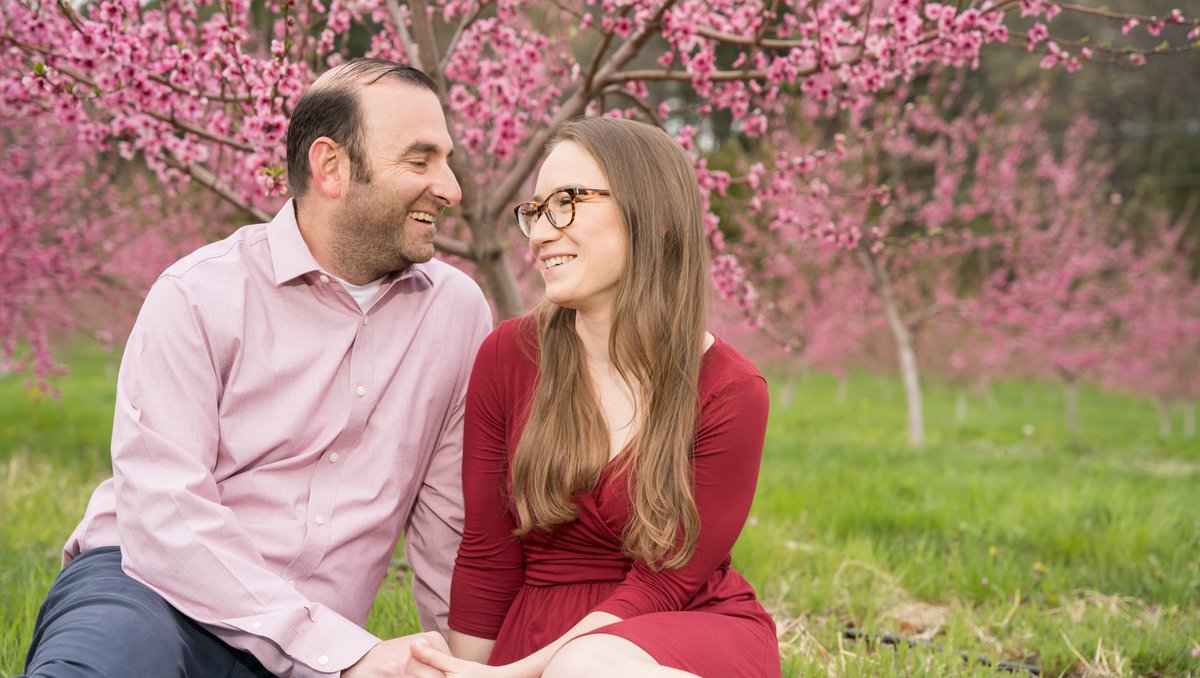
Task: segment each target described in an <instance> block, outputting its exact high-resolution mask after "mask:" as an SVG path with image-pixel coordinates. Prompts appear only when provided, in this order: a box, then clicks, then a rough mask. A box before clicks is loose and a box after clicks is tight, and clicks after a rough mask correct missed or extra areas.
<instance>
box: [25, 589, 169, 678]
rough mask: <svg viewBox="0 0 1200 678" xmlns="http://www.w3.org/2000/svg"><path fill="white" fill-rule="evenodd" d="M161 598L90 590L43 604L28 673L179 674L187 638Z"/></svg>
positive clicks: (82, 674)
mask: <svg viewBox="0 0 1200 678" xmlns="http://www.w3.org/2000/svg"><path fill="white" fill-rule="evenodd" d="M166 607H167V606H166V603H165V602H162V603H161V606H160V604H157V603H155V602H153V601H146V600H137V599H129V598H128V597H125V596H123V595H121V594H107V595H106V594H99V593H94V594H92V595H89V596H87V597H85V598H83V599H77V600H72V601H70V603H68V604H67V605H63V606H61V607H60V608H58V609H51V610H48V611H47V612H48V614H47V615H46V617H45V619H44V620H43V623H42V624H41V625H40V627H39V628H38V629H37V630H36V631H35V636H34V644H33V645H32V646H31V647H30V652H29V656H28V660H27V665H26V671H27V673H28V675H29V676H39V677H41V676H46V677H47V678H48V677H50V676H53V677H55V678H58V677H60V676H62V677H66V676H72V677H74V676H118V675H130V676H132V675H143V676H152V675H153V676H179V675H184V672H183V671H182V667H183V666H184V665H185V663H186V662H185V655H186V654H187V650H186V641H185V640H184V638H183V637H182V634H180V632H179V628H178V624H177V623H176V621H175V620H174V619H173V618H172V616H171V614H170V612H169V610H168V609H164V608H166Z"/></svg>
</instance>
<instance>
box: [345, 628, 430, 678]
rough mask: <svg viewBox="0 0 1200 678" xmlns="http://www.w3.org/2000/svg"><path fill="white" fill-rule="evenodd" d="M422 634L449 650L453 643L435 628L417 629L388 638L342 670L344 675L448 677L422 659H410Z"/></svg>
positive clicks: (352, 677) (355, 677)
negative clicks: (419, 630)
mask: <svg viewBox="0 0 1200 678" xmlns="http://www.w3.org/2000/svg"><path fill="white" fill-rule="evenodd" d="M418 638H420V639H421V640H423V641H424V642H425V643H427V647H428V646H432V647H434V648H436V649H438V650H441V651H442V652H445V653H446V654H449V653H450V646H449V645H447V644H446V640H445V639H444V638H442V636H441V634H438V633H436V632H434V631H426V632H425V633H415V634H413V635H411V636H402V637H400V638H392V639H391V640H385V641H383V642H381V643H379V644H378V645H376V646H375V647H373V648H371V650H370V651H369V652H367V653H366V654H365V655H363V658H362V659H359V660H358V663H356V664H355V665H354V666H351V667H350V668H348V669H346V670H345V671H342V678H444V675H445V674H443V673H442V672H441V671H438V670H437V669H435V668H433V667H431V666H429V665H427V664H423V663H421V662H410V661H409V658H410V657H411V656H412V655H411V653H410V652H409V648H410V646H411V645H412V643H413V641H415V640H417V639H418Z"/></svg>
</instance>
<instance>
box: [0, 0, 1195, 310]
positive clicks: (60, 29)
mask: <svg viewBox="0 0 1200 678" xmlns="http://www.w3.org/2000/svg"><path fill="white" fill-rule="evenodd" d="M1064 9H1065V10H1067V11H1091V10H1084V9H1081V8H1074V7H1070V6H1060V5H1056V4H1048V3H1045V2H1042V0H1001V1H1000V2H993V1H991V0H989V1H988V2H984V3H982V4H979V5H974V4H971V5H958V6H955V5H948V4H942V3H937V2H927V1H924V0H834V1H832V2H820V3H818V2H813V1H812V0H790V1H788V2H780V1H778V0H771V1H769V2H768V1H766V0H759V1H756V2H740V1H738V2H735V1H734V0H720V1H718V2H707V1H706V2H700V1H699V0H588V1H587V2H585V3H574V4H563V3H557V2H523V1H520V0H504V1H499V2H494V3H493V2H481V1H478V0H440V1H435V2H428V1H427V0H413V1H412V2H409V3H407V4H401V3H400V2H399V1H398V0H322V1H318V2H312V3H294V2H291V1H290V0H268V1H267V2H265V3H262V4H255V5H252V4H251V3H249V2H247V1H246V0H164V2H162V3H161V4H157V5H143V4H141V3H139V2H137V1H136V0H99V1H98V2H93V3H88V4H86V5H83V6H78V5H74V4H71V3H68V2H57V3H44V2H40V1H38V0H11V1H10V2H7V3H4V5H3V6H2V8H0V90H2V91H3V93H4V99H5V102H6V105H7V106H9V107H11V109H12V110H14V111H15V114H16V115H20V116H24V117H33V116H48V117H49V118H50V119H51V120H52V121H55V122H54V123H53V124H60V123H62V122H63V121H70V123H69V125H68V126H69V127H70V128H72V129H74V130H76V131H77V135H78V152H79V153H81V154H87V153H95V152H100V151H103V150H106V149H114V150H116V151H117V152H119V153H120V154H121V155H122V156H124V157H126V158H135V157H136V158H139V159H140V160H141V161H142V162H144V163H145V164H146V165H147V166H148V167H149V168H151V169H152V170H153V171H154V172H155V173H156V174H157V176H158V177H159V178H160V179H161V180H162V181H163V182H165V183H168V184H176V183H179V182H185V181H191V182H195V183H198V184H200V185H202V186H204V187H206V188H207V189H209V190H211V191H212V192H214V193H215V194H216V195H219V196H220V197H221V198H222V199H224V200H226V201H228V202H230V203H231V204H233V205H236V206H237V207H238V208H239V209H240V210H242V211H243V212H246V213H249V214H251V215H254V216H255V217H257V218H263V217H265V216H266V214H267V206H268V205H269V204H270V203H273V202H276V201H277V200H278V196H280V195H281V194H282V193H284V191H285V187H286V181H285V180H286V176H285V172H284V166H285V165H284V158H283V153H284V144H283V138H284V135H285V131H286V128H287V123H288V114H289V111H290V110H291V107H292V105H293V104H294V103H295V101H296V98H297V97H298V96H299V94H300V92H301V91H302V90H303V88H304V87H305V86H306V85H307V84H308V83H309V82H311V80H312V79H313V77H314V75H315V73H316V72H317V71H319V70H322V69H324V68H325V67H327V66H330V65H334V64H336V63H339V62H341V61H343V60H345V59H346V58H348V57H351V56H356V55H358V54H360V53H361V54H365V55H369V56H378V57H386V58H392V59H398V60H401V61H405V62H408V63H412V64H414V65H417V66H419V67H421V68H423V69H424V70H426V71H427V72H429V73H430V74H431V75H433V76H434V78H435V79H436V80H438V81H439V82H440V83H441V85H442V93H443V94H442V97H443V106H444V108H445V109H446V111H447V113H448V116H449V118H450V120H451V126H452V129H453V134H454V135H455V137H456V139H457V143H458V145H459V146H460V147H461V148H462V149H463V150H464V151H465V152H464V153H461V154H458V155H456V160H455V163H456V166H455V170H456V172H457V174H458V176H459V179H460V182H461V183H462V185H463V193H464V199H463V203H462V205H461V207H460V209H459V210H458V212H457V215H456V216H457V218H456V219H454V220H453V222H454V223H449V224H447V226H448V228H447V229H446V232H445V233H444V234H443V235H442V236H440V237H439V239H438V246H439V247H440V248H441V250H442V251H443V252H445V253H447V254H451V255H455V256H457V257H460V258H462V259H463V260H465V261H467V262H470V264H472V266H473V269H474V271H475V273H476V276H477V278H478V279H479V280H480V282H481V283H482V284H483V286H484V287H485V289H486V291H487V292H488V294H489V295H490V297H491V299H492V300H493V301H494V303H495V304H496V306H497V309H498V312H499V315H501V316H502V317H509V316H512V315H515V314H517V313H518V312H520V310H521V309H522V306H523V304H522V295H521V292H520V289H519V287H518V285H517V283H516V280H517V275H516V274H515V273H514V271H515V270H516V266H515V263H514V262H513V261H511V257H510V254H509V251H510V247H511V245H512V242H511V239H512V235H511V232H512V229H511V228H509V224H508V221H509V219H508V214H507V212H508V206H509V205H510V204H511V203H512V202H514V200H515V199H516V198H517V197H518V196H520V195H521V192H522V191H523V190H525V187H526V185H527V182H528V179H529V177H530V175H531V173H532V172H533V170H534V168H535V167H536V166H537V163H538V162H539V160H540V158H541V157H542V154H543V152H544V145H545V142H546V140H547V139H548V138H549V136H550V135H551V134H552V132H553V130H554V128H555V126H556V125H557V124H558V123H560V122H562V121H564V120H567V119H569V118H572V117H575V116H578V115H582V114H610V115H629V116H639V117H642V118H644V119H646V120H650V121H652V122H655V123H658V124H661V125H663V126H665V127H667V128H668V129H670V130H672V131H673V132H675V133H676V134H677V136H678V138H679V139H680V140H681V141H682V142H684V143H685V144H686V145H688V146H689V147H691V148H695V149H696V150H697V151H698V152H699V151H702V150H704V146H705V144H706V143H707V140H708V139H709V138H710V136H711V133H712V131H713V128H712V127H711V121H712V120H713V119H714V115H715V114H718V113H720V114H722V115H726V116H728V117H729V118H730V119H731V120H732V121H733V126H732V132H733V133H735V134H738V135H741V136H743V137H745V138H751V139H752V138H760V137H762V136H763V135H764V134H765V133H766V132H767V131H768V126H769V125H771V124H774V122H772V121H773V120H775V118H773V114H774V113H776V112H778V111H779V110H780V109H781V107H782V106H783V105H784V104H785V103H786V102H788V101H789V100H792V99H793V98H794V97H795V96H797V95H799V96H800V97H801V98H804V99H807V100H812V101H816V102H826V103H829V104H830V105H829V106H828V110H829V111H830V117H829V119H830V120H831V121H833V122H834V123H835V124H836V120H837V117H836V114H837V111H838V110H839V109H853V108H855V107H857V106H861V105H863V104H865V103H866V102H869V101H871V100H872V98H873V97H874V96H875V95H876V94H878V93H880V92H886V91H888V90H890V89H891V88H894V87H895V86H896V85H897V84H898V83H902V82H904V81H906V80H908V79H910V78H912V77H914V76H916V75H919V74H921V73H923V72H925V71H927V70H928V69H930V68H932V67H938V66H949V67H954V68H965V67H971V66H973V65H974V64H976V63H977V62H978V59H979V57H980V49H981V47H982V46H983V45H984V44H985V43H989V42H998V41H1005V40H1007V39H1009V37H1010V28H1009V24H1011V25H1013V26H1015V27H1017V28H1018V29H1020V30H1024V34H1025V35H1027V42H1028V44H1029V46H1030V49H1031V51H1035V52H1037V53H1039V54H1041V55H1043V65H1044V66H1046V67H1055V66H1058V65H1062V66H1064V67H1067V68H1075V67H1076V66H1077V65H1078V64H1079V63H1080V61H1079V60H1080V59H1084V60H1086V59H1087V58H1089V57H1091V56H1093V52H1092V51H1089V49H1087V48H1084V49H1079V50H1078V52H1077V53H1075V52H1074V51H1073V49H1074V48H1070V47H1069V46H1067V47H1064V46H1063V45H1064V44H1065V43H1061V42H1059V41H1056V40H1054V39H1053V38H1051V37H1049V36H1050V33H1049V31H1048V28H1047V26H1049V25H1050V24H1051V22H1052V20H1053V19H1054V16H1055V15H1057V14H1058V13H1059V12H1061V11H1063V10H1064ZM1010 16H1011V17H1012V19H1011V21H1009V17H1010ZM1109 18H1110V19H1111V20H1113V21H1125V22H1129V21H1134V20H1136V21H1137V22H1138V24H1139V25H1141V26H1144V27H1145V28H1144V30H1147V31H1150V30H1151V29H1153V31H1155V32H1158V33H1163V34H1164V37H1165V38H1166V39H1167V41H1168V46H1167V47H1166V48H1164V49H1163V50H1160V51H1176V50H1186V49H1190V45H1191V42H1190V41H1192V40H1194V36H1193V37H1190V38H1186V40H1187V42H1185V37H1184V35H1185V34H1186V33H1189V32H1192V33H1194V32H1195V31H1196V30H1198V29H1197V26H1200V24H1198V23H1197V21H1196V20H1195V19H1193V18H1188V17H1185V16H1184V15H1183V14H1182V12H1179V11H1176V12H1173V13H1171V14H1170V15H1168V16H1166V17H1162V18H1161V20H1160V19H1158V18H1154V17H1135V16H1131V15H1117V14H1112V15H1111V17H1109ZM1026 29H1027V30H1026ZM1139 30H1141V29H1139ZM356 45H366V46H365V48H364V47H356ZM1097 49H1098V48H1092V50H1093V51H1096V50H1097ZM1153 51H1154V50H1140V51H1139V50H1134V51H1133V52H1132V56H1128V55H1127V56H1124V57H1122V58H1133V57H1137V58H1144V54H1143V52H1145V53H1150V52H1153ZM1113 53H1119V50H1118V49H1114V50H1113ZM1096 54H1097V55H1098V54H1099V51H1096ZM793 160H795V162H794V163H791V162H789V163H786V164H784V165H781V167H789V168H790V169H788V170H786V171H788V172H791V173H793V174H802V173H803V172H804V171H805V167H806V164H805V161H804V159H803V158H800V157H797V158H794V159H793ZM700 168H701V173H702V175H703V177H704V180H705V186H706V188H707V189H709V190H710V191H716V192H718V193H719V192H720V188H721V186H722V184H723V183H724V182H725V181H727V179H728V177H727V176H723V175H722V174H721V173H720V172H708V171H706V168H705V166H704V163H703V162H702V161H701V163H700ZM779 210H780V211H779V214H778V219H781V220H783V219H786V210H785V209H784V208H782V207H780V208H779ZM233 225H234V224H229V225H227V226H226V227H227V228H229V227H232V226H233ZM841 226H845V224H841V225H839V228H840V227H841ZM709 229H710V234H711V236H712V240H713V244H714V248H715V249H716V251H717V257H716V260H715V265H714V271H713V274H714V278H715V280H716V283H717V287H718V289H719V290H721V292H722V293H723V294H724V295H725V296H727V297H728V298H730V299H732V300H733V301H734V302H735V303H737V304H738V305H740V306H741V307H742V308H743V309H745V310H746V312H747V313H748V315H750V316H751V317H753V316H754V315H755V314H756V313H757V311H755V309H754V306H755V295H754V291H753V288H752V286H751V285H750V284H749V280H748V278H747V275H746V273H745V271H744V270H743V269H742V266H741V265H740V264H739V262H738V259H737V256H736V254H737V253H736V251H735V250H733V249H731V248H728V247H726V246H725V243H724V240H723V237H722V232H721V228H720V223H719V220H718V219H717V218H716V216H715V215H714V216H712V218H710V220H709ZM838 237H839V238H841V239H843V240H844V241H847V242H851V241H855V240H856V239H855V238H854V237H853V236H852V234H850V233H845V234H840V235H839V236H838ZM868 254H873V253H870V252H868Z"/></svg>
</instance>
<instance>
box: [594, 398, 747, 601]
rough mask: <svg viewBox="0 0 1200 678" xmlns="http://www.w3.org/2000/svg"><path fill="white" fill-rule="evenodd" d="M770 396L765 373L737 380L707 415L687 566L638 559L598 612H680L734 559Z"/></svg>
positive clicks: (697, 458) (698, 448) (697, 459)
mask: <svg viewBox="0 0 1200 678" xmlns="http://www.w3.org/2000/svg"><path fill="white" fill-rule="evenodd" d="M768 407H769V397H768V394H767V385H766V382H765V381H764V380H763V378H762V377H761V376H758V375H754V376H746V377H742V378H740V379H738V380H737V381H734V382H733V383H731V384H729V385H728V386H726V387H724V388H723V389H722V390H720V391H719V392H717V393H716V394H714V395H713V396H712V397H711V398H709V399H708V402H707V403H706V404H705V405H704V406H703V407H702V409H701V412H700V421H699V425H698V426H697V431H696V445H695V449H694V452H693V463H694V468H695V494H696V508H697V510H698V511H699V512H700V536H699V541H698V542H697V543H696V551H695V554H694V555H693V556H692V558H691V559H690V560H689V561H688V562H687V564H686V565H684V566H683V567H682V568H679V569H676V570H668V569H663V570H659V571H654V570H652V569H650V568H649V567H648V566H647V565H646V563H645V562H644V561H642V560H640V559H639V560H637V561H634V563H633V566H632V567H631V568H630V570H629V573H628V574H627V575H626V577H625V581H623V582H622V583H621V584H620V585H619V586H618V587H617V588H616V590H614V591H613V593H612V595H610V596H609V597H608V598H607V599H605V600H604V601H603V602H601V603H600V604H599V605H598V606H597V607H596V608H595V609H594V611H596V612H607V613H609V614H613V615H616V616H618V617H620V618H622V619H629V618H631V617H636V616H639V615H643V614H650V613H653V612H672V611H676V610H681V609H683V608H684V606H685V605H686V604H687V602H688V601H689V600H691V599H692V598H693V597H694V596H695V595H696V593H697V592H698V591H699V590H700V588H701V587H702V586H703V585H704V584H705V583H706V582H708V581H709V579H710V578H711V577H712V574H713V572H715V571H716V570H717V568H719V567H721V566H722V564H724V563H726V562H727V561H728V559H729V552H730V551H731V550H732V549H733V545H734V542H736V541H737V538H738V536H739V535H740V534H741V532H742V527H743V526H744V525H745V523H746V518H747V516H749V514H750V504H751V503H752V502H753V500H754V490H755V487H756V486H757V484H758V470H759V465H760V464H761V462H762V449H763V440H764V438H765V436H766V428H767V410H768Z"/></svg>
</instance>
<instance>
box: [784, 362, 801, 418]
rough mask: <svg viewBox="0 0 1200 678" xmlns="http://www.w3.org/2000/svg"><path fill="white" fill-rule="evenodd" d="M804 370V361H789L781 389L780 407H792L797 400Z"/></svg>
mask: <svg viewBox="0 0 1200 678" xmlns="http://www.w3.org/2000/svg"><path fill="white" fill-rule="evenodd" d="M804 372H805V367H804V363H803V362H802V361H799V360H797V361H795V362H790V363H788V369H787V374H786V375H785V376H784V379H785V381H784V382H783V388H782V389H780V390H779V407H780V408H781V409H785V410H786V409H788V408H790V407H791V406H792V403H794V402H795V401H796V391H797V390H799V388H800V378H801V377H803V376H804Z"/></svg>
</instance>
